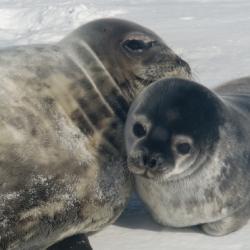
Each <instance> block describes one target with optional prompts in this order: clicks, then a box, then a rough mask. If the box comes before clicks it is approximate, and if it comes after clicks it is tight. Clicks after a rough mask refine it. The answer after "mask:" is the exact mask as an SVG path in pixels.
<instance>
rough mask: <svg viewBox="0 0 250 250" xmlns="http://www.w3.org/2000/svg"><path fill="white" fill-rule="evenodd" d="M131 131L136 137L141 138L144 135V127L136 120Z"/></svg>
mask: <svg viewBox="0 0 250 250" xmlns="http://www.w3.org/2000/svg"><path fill="white" fill-rule="evenodd" d="M133 133H134V135H135V136H136V137H138V138H141V137H143V136H145V135H146V129H145V128H144V126H143V125H142V124H141V123H139V122H136V123H135V124H134V126H133Z"/></svg>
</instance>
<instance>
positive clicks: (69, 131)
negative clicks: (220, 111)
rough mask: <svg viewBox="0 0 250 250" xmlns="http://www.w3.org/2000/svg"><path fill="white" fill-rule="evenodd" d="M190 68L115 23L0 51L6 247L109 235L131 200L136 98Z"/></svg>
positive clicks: (0, 172) (1, 223)
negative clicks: (130, 126) (130, 140)
mask: <svg viewBox="0 0 250 250" xmlns="http://www.w3.org/2000/svg"><path fill="white" fill-rule="evenodd" d="M178 74H180V75H181V76H183V77H188V76H189V75H190V68H189V66H188V65H187V64H186V63H185V62H184V61H183V60H181V59H180V58H179V57H178V56H177V55H176V54H174V52H173V51H172V50H171V49H169V48H168V47H167V46H166V45H165V44H164V43H163V41H162V40H161V39H160V38H159V37H158V36H156V35H155V34H154V33H153V32H151V31H150V30H148V29H146V28H143V27H141V26H139V25H137V24H134V23H130V22H127V21H122V20H117V19H102V20H98V21H93V22H91V23H88V24H86V25H84V26H82V27H80V28H79V29H77V30H76V31H74V32H73V33H72V34H70V35H69V36H67V37H66V38H65V39H63V40H62V41H61V42H59V43H57V44H53V45H33V46H21V47H14V48H6V49H3V50H1V51H0V75H1V81H0V248H1V249H19V250H20V249H25V250H27V249H32V250H34V249H45V248H47V247H49V246H51V245H52V244H54V243H55V242H58V241H60V240H62V239H64V238H66V237H68V236H71V235H74V234H77V233H88V232H94V231H97V230H100V229H102V228H103V227H104V226H105V225H107V224H109V223H112V222H113V221H114V220H115V219H116V218H117V217H118V216H119V215H120V213H121V211H122V210H123V208H124V206H125V204H126V202H127V200H128V198H129V196H130V192H131V179H130V177H129V173H128V171H127V168H126V164H125V162H126V161H125V159H126V158H125V153H124V151H125V150H124V147H123V136H122V129H123V124H124V121H125V118H126V114H127V110H128V107H129V104H130V102H131V100H132V99H133V98H134V96H135V95H136V94H137V93H138V92H139V91H140V90H141V89H142V88H143V87H144V86H147V85H148V84H150V83H151V82H152V81H154V80H156V79H159V78H162V77H164V76H168V75H169V76H170V75H178Z"/></svg>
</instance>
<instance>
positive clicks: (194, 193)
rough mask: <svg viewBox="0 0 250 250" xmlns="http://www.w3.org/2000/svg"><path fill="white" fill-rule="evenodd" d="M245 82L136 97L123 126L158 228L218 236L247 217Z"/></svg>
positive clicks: (186, 84)
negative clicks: (198, 228)
mask: <svg viewBox="0 0 250 250" xmlns="http://www.w3.org/2000/svg"><path fill="white" fill-rule="evenodd" d="M249 125H250V78H243V79H239V80H236V81H234V82H230V83H227V84H225V85H223V86H221V87H219V88H217V89H215V90H214V91H212V90H209V89H207V88H205V87H204V86H202V85H199V84H197V83H195V82H191V81H188V80H181V79H175V78H174V79H169V80H161V81H158V82H157V83H154V84H152V85H150V86H149V87H148V88H147V89H146V90H145V91H143V92H142V93H141V94H139V96H138V98H136V100H135V102H134V103H133V104H132V106H131V110H130V112H129V115H128V118H127V123H126V145H127V152H128V164H129V168H130V170H131V171H132V172H133V173H135V174H136V177H135V179H136V188H137V191H138V193H139V195H140V197H141V198H142V200H143V201H144V202H145V203H146V205H147V206H148V207H149V210H150V212H151V214H152V215H153V217H154V218H155V220H156V221H157V222H159V223H160V224H162V225H169V226H174V227H187V226H193V225H201V227H202V229H203V230H204V231H205V232H206V233H207V234H210V235H215V236H220V235H225V234H228V233H231V232H233V231H235V230H237V229H239V228H241V227H242V226H243V225H244V224H245V223H246V222H247V220H248V219H249V217H250V143H249V141H250V126H249Z"/></svg>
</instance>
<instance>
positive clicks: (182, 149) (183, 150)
mask: <svg viewBox="0 0 250 250" xmlns="http://www.w3.org/2000/svg"><path fill="white" fill-rule="evenodd" d="M176 150H177V152H178V153H179V154H181V155H186V154H189V153H190V151H191V145H190V144H189V143H187V142H185V143H179V144H177V145H176Z"/></svg>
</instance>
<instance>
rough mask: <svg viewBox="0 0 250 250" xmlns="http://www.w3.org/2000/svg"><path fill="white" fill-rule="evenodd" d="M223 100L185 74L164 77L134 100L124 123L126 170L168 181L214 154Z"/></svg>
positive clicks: (181, 176) (200, 164)
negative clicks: (183, 76)
mask: <svg viewBox="0 0 250 250" xmlns="http://www.w3.org/2000/svg"><path fill="white" fill-rule="evenodd" d="M223 107H224V104H223V103H222V101H221V99H220V98H219V97H217V96H216V95H215V94H214V93H213V92H212V91H210V90H208V89H207V88H206V87H204V86H202V85H199V84H197V83H195V82H192V81H188V80H183V79H177V78H173V79H164V80H160V81H158V82H155V83H153V84H152V85H150V86H149V87H148V88H146V89H145V90H144V91H142V92H141V93H140V94H139V96H138V97H137V98H136V100H135V101H134V102H133V104H132V106H131V108H130V111H129V114H128V117H127V121H126V127H125V140H126V148H127V155H128V166H129V169H130V170H131V171H132V172H133V173H135V174H139V175H142V176H145V177H147V178H152V179H156V180H158V181H167V180H174V179H180V178H184V177H187V176H189V175H191V174H192V173H193V172H194V171H196V170H197V169H198V168H199V167H200V166H202V164H203V163H204V162H205V161H206V160H207V158H208V157H210V156H212V154H213V152H214V151H215V149H216V145H217V143H218V140H219V129H220V125H221V124H222V123H223V119H224V118H223V117H222V115H221V114H222V113H223V112H221V110H222V109H223Z"/></svg>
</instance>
